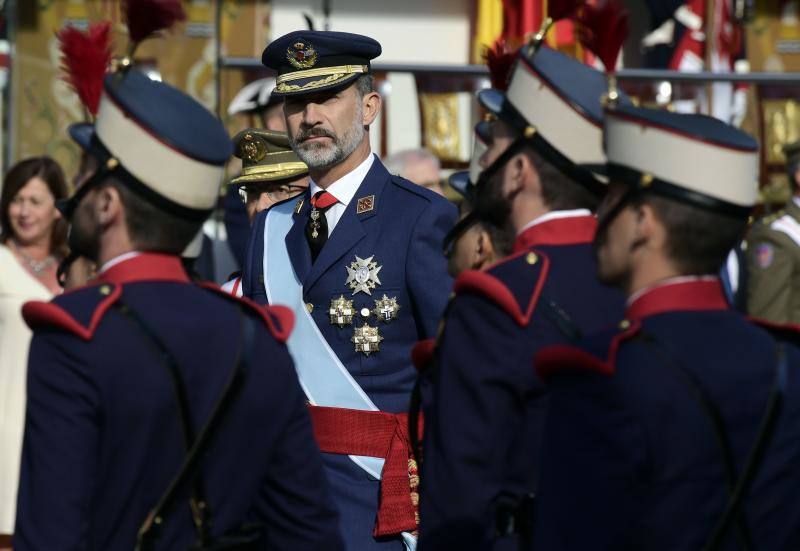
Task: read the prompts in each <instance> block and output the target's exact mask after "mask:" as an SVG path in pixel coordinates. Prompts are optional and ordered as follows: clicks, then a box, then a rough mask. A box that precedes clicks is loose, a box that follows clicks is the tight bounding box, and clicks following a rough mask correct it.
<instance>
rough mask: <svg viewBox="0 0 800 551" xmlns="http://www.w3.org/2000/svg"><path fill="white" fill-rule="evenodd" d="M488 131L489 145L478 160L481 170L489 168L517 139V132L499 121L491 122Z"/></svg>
mask: <svg viewBox="0 0 800 551" xmlns="http://www.w3.org/2000/svg"><path fill="white" fill-rule="evenodd" d="M490 129H491V136H492V139H491V140H490V142H491V143H490V144H489V147H488V148H487V149H486V151H485V152H484V153H483V155H481V159H480V165H481V168H483V169H487V168H489V167H490V166H491V165H492V163H493V162H495V160H497V158H498V157H499V156H500V155H502V154H503V152H504V151H505V150H506V149H508V148H509V147H511V144H512V143H514V141H515V140H516V138H517V132H516V131H515V130H514V129H513V128H512V127H511V126H509V125H508V124H506V123H504V122H503V121H501V120H499V119H496V120H494V121H492V123H491V126H490Z"/></svg>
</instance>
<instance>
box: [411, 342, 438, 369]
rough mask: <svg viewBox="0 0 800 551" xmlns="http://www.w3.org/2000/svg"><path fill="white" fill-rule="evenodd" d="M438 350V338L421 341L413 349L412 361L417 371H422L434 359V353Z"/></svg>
mask: <svg viewBox="0 0 800 551" xmlns="http://www.w3.org/2000/svg"><path fill="white" fill-rule="evenodd" d="M435 350H436V339H426V340H424V341H419V342H418V343H417V344H415V345H414V347H413V348H412V349H411V362H412V363H413V364H414V367H416V368H417V371H419V372H420V373H422V372H423V371H425V369H426V368H427V367H428V365H429V364H430V363H431V360H433V353H434V351H435Z"/></svg>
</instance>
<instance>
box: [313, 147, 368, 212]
mask: <svg viewBox="0 0 800 551" xmlns="http://www.w3.org/2000/svg"><path fill="white" fill-rule="evenodd" d="M374 162H375V155H374V154H372V153H370V154H369V155H367V158H366V159H364V160H363V161H362V162H361V164H360V165H358V166H357V167H356V168H354V169H353V170H351V171H350V172H348V173H347V174H345V175H344V176H342V177H341V178H339V179H338V180H336V181H335V182H333V183H332V184H331V185H329V186H328V187H327V189H325V190H324V191H327V192H328V193H330V194H331V195H333V196H334V197H336V200H337V201H339V203H341V204H342V205H344V206H345V207H346V206H347V205H349V204H350V201H352V200H353V196H354V195H355V194H356V192H357V191H358V188H359V186H361V182H363V181H364V178H365V177H366V175H367V172H369V169H370V168H372V163H374ZM318 191H323V189H322V188H321V187H319V186H318V185H317V183H316V182H315V181H314V180H311V196H312V197H313V196H314V195H315V194H316V193H317V192H318Z"/></svg>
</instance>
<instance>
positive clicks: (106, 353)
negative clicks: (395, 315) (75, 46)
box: [14, 69, 341, 551]
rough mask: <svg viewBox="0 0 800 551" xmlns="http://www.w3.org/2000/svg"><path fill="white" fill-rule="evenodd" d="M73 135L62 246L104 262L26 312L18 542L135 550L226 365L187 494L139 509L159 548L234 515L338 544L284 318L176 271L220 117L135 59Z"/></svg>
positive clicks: (218, 138)
mask: <svg viewBox="0 0 800 551" xmlns="http://www.w3.org/2000/svg"><path fill="white" fill-rule="evenodd" d="M71 134H72V136H73V137H74V138H75V139H76V141H78V143H79V144H80V145H81V146H82V147H83V149H84V151H85V155H84V163H83V165H84V170H85V171H86V174H85V178H81V181H82V183H81V184H80V186H79V188H78V189H77V191H76V193H75V195H74V196H73V197H72V198H71V199H70V200H69V201H68V203H67V204H65V205H62V206H61V208H62V211H63V212H64V214H65V216H66V217H67V218H68V219H70V220H71V222H72V228H71V233H70V246H71V248H72V249H73V250H75V251H77V252H78V253H80V254H82V255H84V256H86V257H87V258H89V259H91V260H93V261H95V262H96V263H97V265H98V266H100V268H99V270H98V278H97V282H96V283H94V284H91V285H89V286H86V287H82V288H80V289H78V290H75V291H73V292H69V293H65V294H64V295H62V296H60V297H57V298H56V299H54V300H53V302H50V303H41V302H34V303H28V304H27V305H26V306H25V307H24V310H23V314H24V317H25V319H26V321H27V322H28V324H29V325H30V326H31V328H33V330H34V338H33V341H32V343H31V352H30V361H29V368H28V409H27V418H26V424H25V438H24V447H23V457H22V475H21V481H20V487H19V513H18V517H17V527H16V534H15V539H14V548H15V549H18V550H23V551H25V550H44V549H48V550H50V549H53V550H55V549H97V550H112V549H113V550H117V549H119V550H122V549H132V548H133V547H134V544H135V543H136V541H137V532H138V531H139V529H140V526H143V524H144V522H145V519H146V517H148V514H149V512H150V511H152V510H154V508H155V506H156V503H157V502H158V501H159V500H160V498H161V497H162V495H164V494H165V491H166V489H167V486H168V485H169V484H170V483H171V481H172V480H173V479H174V478H175V476H176V474H177V473H178V472H179V468H180V466H181V464H182V462H183V461H184V458H185V457H186V455H187V449H188V448H189V447H190V446H191V445H193V444H194V443H195V442H197V441H198V440H199V437H197V438H195V437H194V436H193V433H194V434H197V433H199V431H200V429H201V428H202V427H203V426H204V425H205V423H206V420H207V419H208V418H209V416H210V414H211V411H212V407H217V406H215V403H218V400H219V399H220V396H221V395H222V392H223V387H225V386H226V385H227V384H228V383H226V381H228V380H233V379H231V377H232V374H233V373H234V368H236V367H238V368H239V369H240V371H239V373H238V376H237V377H238V379H236V380H237V381H239V383H238V384H239V385H240V386H239V387H238V388H239V390H238V392H237V393H236V394H235V395H234V396H233V398H232V399H233V401H232V402H228V403H229V404H230V405H229V407H228V409H227V411H226V413H225V416H224V417H223V418H221V420H222V421H223V422H222V425H221V428H219V429H217V430H215V431H213V432H212V438H211V440H210V442H209V445H208V447H207V448H206V453H204V454H203V456H202V459H201V464H200V466H201V474H200V475H198V476H197V477H196V478H193V479H192V481H191V486H192V489H191V492H190V491H189V490H184V491H181V492H180V494H179V495H178V497H177V501H176V502H175V503H174V506H173V507H171V508H169V509H166V510H165V512H164V515H163V516H162V515H159V516H152V517H150V518H149V520H148V522H150V524H149V525H150V526H156V527H158V528H159V532H158V533H159V537H158V538H157V539H156V541H155V546H154V547H152V548H153V549H187V548H188V547H189V546H190V545H191V544H192V543H193V542H195V541H197V540H201V541H203V542H205V543H208V542H209V541H211V540H216V539H218V538H219V537H220V536H221V535H222V534H229V533H230V532H232V531H235V530H238V529H239V528H240V526H241V525H243V524H255V525H256V526H257V527H258V526H260V531H261V541H262V542H263V545H265V546H266V547H269V548H274V549H320V550H322V549H325V550H327V549H332V548H333V549H338V548H341V540H340V535H339V533H338V517H337V513H336V511H335V509H334V508H332V506H331V504H330V498H329V493H328V492H329V490H328V483H327V481H326V478H325V475H324V471H323V467H322V462H321V455H320V454H319V450H318V447H317V446H316V444H315V442H314V440H313V432H312V426H311V422H310V418H309V415H308V411H307V409H306V407H305V400H304V398H303V395H302V392H301V388H300V386H299V384H298V380H297V376H296V374H295V372H294V369H293V365H292V361H291V358H290V356H289V353H288V351H287V349H286V346H285V345H284V342H285V341H286V339H287V338H288V335H289V333H290V332H291V328H292V323H293V321H292V315H291V313H290V312H288V311H287V310H286V309H284V308H280V307H273V308H268V309H261V308H257V307H256V306H255V305H252V304H250V303H247V302H241V301H239V300H238V299H235V298H234V297H231V296H230V295H228V294H227V293H224V292H222V291H221V290H219V288H217V287H216V286H213V285H212V286H209V287H203V286H198V285H194V284H191V283H190V281H189V279H188V277H187V275H186V273H185V272H184V270H183V268H182V266H181V261H180V256H179V255H180V253H181V251H182V250H183V249H184V248H185V247H186V244H187V243H188V242H189V241H190V240H191V239H192V237H193V236H194V235H195V234H196V233H197V231H198V229H199V228H200V226H201V224H202V223H203V220H204V219H205V218H206V217H207V216H208V215H209V214H210V212H211V211H212V209H213V208H214V206H215V205H216V202H217V197H218V193H219V184H220V181H221V178H222V175H223V170H224V165H225V162H226V161H227V160H228V157H229V156H230V149H231V147H230V141H229V139H228V136H227V133H226V132H225V130H224V128H223V127H222V125H221V124H220V123H219V121H218V120H217V119H216V118H214V117H213V116H212V115H211V114H210V113H209V112H208V111H206V110H205V109H204V108H203V107H202V106H201V105H200V104H198V103H197V102H195V101H194V100H193V99H191V98H190V97H188V96H186V95H185V94H183V93H182V92H179V91H178V90H176V89H174V88H171V87H169V86H167V85H165V84H162V83H160V82H154V81H151V80H150V79H148V78H147V77H146V76H144V74H143V73H141V72H139V71H137V70H135V69H129V70H127V71H125V72H121V73H116V74H111V75H109V76H107V77H106V80H105V87H104V91H103V96H102V99H101V100H100V108H99V114H98V116H97V119H96V123H95V125H94V126H92V125H89V124H86V123H82V124H80V125H78V126H74V127H72V128H71ZM234 327H235V328H238V330H237V331H236V332H234V333H235V334H234V335H233V336H232V337H231V338H225V339H221V338H219V336H220V335H222V334H227V335H231V334H232V329H231V328H234ZM251 358H258V359H259V361H258V363H257V365H253V362H252V361H251ZM179 381H182V383H181V384H179ZM180 404H184V405H185V406H186V410H184V408H183V407H182V406H180ZM184 411H185V412H186V415H183V412H184ZM179 412H180V413H179ZM186 494H190V496H191V499H189V497H190V496H189V495H186ZM190 503H191V511H192V514H190ZM196 531H197V532H198V533H197V534H196ZM200 534H202V535H203V537H202V538H201V537H200ZM251 534H252V532H251ZM240 535H241V534H240ZM243 537H244V536H243ZM248 537H249V536H248Z"/></svg>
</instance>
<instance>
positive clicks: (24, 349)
mask: <svg viewBox="0 0 800 551" xmlns="http://www.w3.org/2000/svg"><path fill="white" fill-rule="evenodd" d="M67 195H68V193H67V184H66V181H65V180H64V174H63V172H62V170H61V167H59V166H58V164H57V163H56V162H55V161H53V160H52V159H50V158H49V157H34V158H31V159H26V160H24V161H20V162H19V163H17V164H16V165H14V166H13V167H12V168H11V170H9V172H8V174H6V177H5V180H4V181H3V188H2V193H0V551H2V550H3V549H9V548H10V547H11V541H10V534H11V533H12V532H13V531H14V519H15V513H16V501H17V482H18V478H19V460H20V452H21V448H22V432H23V425H24V420H25V378H26V373H27V364H28V345H29V343H30V338H31V332H30V330H29V329H28V327H27V326H26V325H25V322H24V321H23V319H22V312H21V309H22V305H23V304H24V303H25V302H27V301H29V300H50V298H52V296H53V295H54V294H57V293H59V292H60V287H59V285H58V281H57V278H56V270H57V268H58V263H59V261H60V260H61V259H62V258H63V257H64V254H65V252H66V251H65V247H66V245H65V242H66V233H67V225H66V222H65V221H64V220H63V219H62V218H61V215H60V214H59V212H58V210H56V206H55V204H56V201H57V200H59V199H63V198H65V197H66V196H67Z"/></svg>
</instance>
